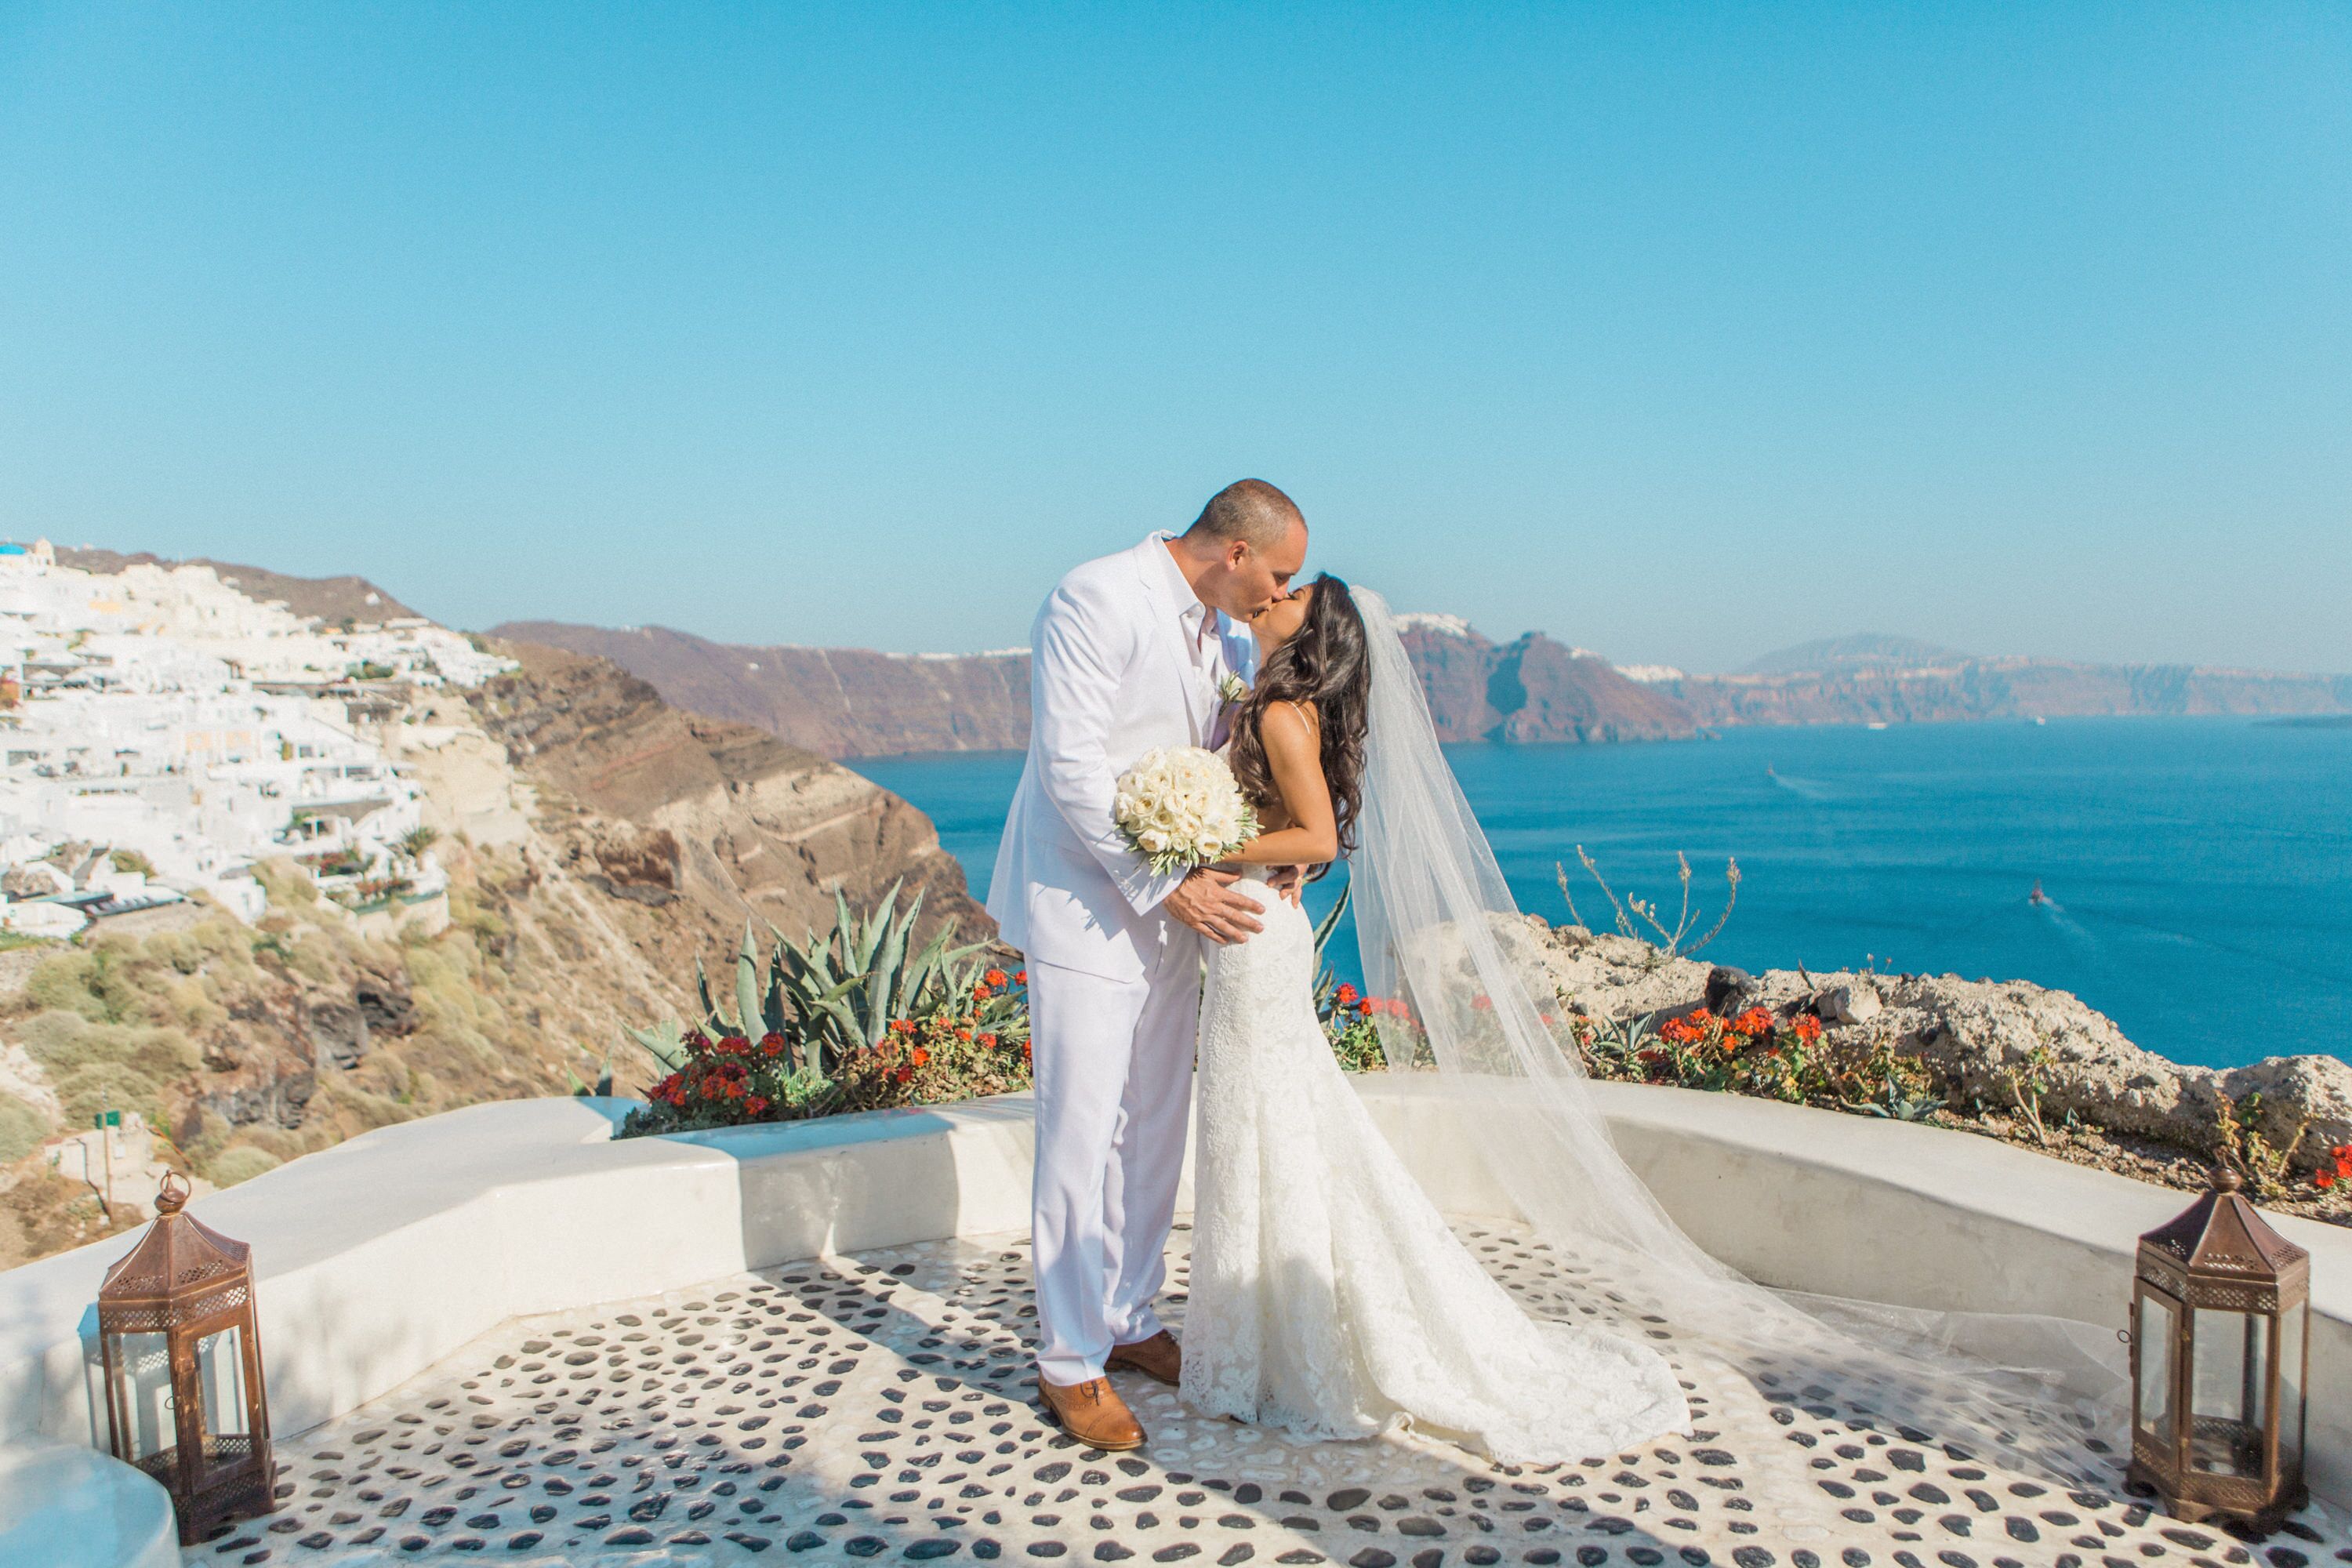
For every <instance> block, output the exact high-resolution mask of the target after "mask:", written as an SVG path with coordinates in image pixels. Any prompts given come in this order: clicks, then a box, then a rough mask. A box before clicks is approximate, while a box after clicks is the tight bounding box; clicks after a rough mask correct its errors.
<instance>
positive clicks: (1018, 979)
mask: <svg viewBox="0 0 2352 1568" xmlns="http://www.w3.org/2000/svg"><path fill="white" fill-rule="evenodd" d="M1013 984H1015V985H1026V984H1029V972H1028V971H1027V970H1025V969H1016V970H1014V971H1013Z"/></svg>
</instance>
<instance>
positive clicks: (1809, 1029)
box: [1791, 1013, 1822, 1044]
mask: <svg viewBox="0 0 2352 1568" xmlns="http://www.w3.org/2000/svg"><path fill="white" fill-rule="evenodd" d="M1791 1027H1793V1028H1794V1029H1795V1030H1796V1031H1797V1038H1799V1039H1801V1040H1803V1041H1805V1042H1806V1043H1808V1044H1811V1042H1812V1041H1814V1040H1818V1039H1820V1038H1821V1037H1822V1021H1821V1020H1820V1019H1819V1018H1816V1017H1814V1016H1812V1015H1811V1013H1808V1014H1806V1015H1805V1016H1803V1017H1801V1018H1800V1019H1798V1020H1797V1021H1796V1023H1795V1024H1794V1025H1792V1026H1791Z"/></svg>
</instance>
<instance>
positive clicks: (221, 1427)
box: [196, 1326, 253, 1465]
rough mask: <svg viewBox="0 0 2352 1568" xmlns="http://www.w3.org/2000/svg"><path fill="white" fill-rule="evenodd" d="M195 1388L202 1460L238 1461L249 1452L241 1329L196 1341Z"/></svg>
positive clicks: (243, 1339)
mask: <svg viewBox="0 0 2352 1568" xmlns="http://www.w3.org/2000/svg"><path fill="white" fill-rule="evenodd" d="M196 1391H197V1394H198V1396H199V1397H200V1398H201V1400H202V1402H203V1404H202V1409H203V1413H204V1428H205V1463H206V1464H209V1465H235V1464H241V1463H243V1462H244V1461H245V1459H246V1458H248V1457H249V1456H250V1455H251V1454H252V1452H253V1439H252V1437H251V1436H250V1435H249V1434H248V1433H247V1430H246V1428H247V1425H248V1423H247V1420H246V1405H245V1331H243V1330H242V1329H240V1328H237V1327H235V1326H231V1327H229V1328H226V1329H223V1330H221V1331H219V1332H217V1333H211V1334H206V1335H205V1337H204V1338H203V1339H200V1340H198V1341H197V1342H196Z"/></svg>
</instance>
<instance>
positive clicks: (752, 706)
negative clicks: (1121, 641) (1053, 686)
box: [492, 621, 1029, 758]
mask: <svg viewBox="0 0 2352 1568" xmlns="http://www.w3.org/2000/svg"><path fill="white" fill-rule="evenodd" d="M492 635H494V636H498V637H510V638H514V639H516V640H518V641H524V642H535V643H540V644H542V645H545V646H547V647H561V648H568V649H570V650H572V652H574V653H583V654H593V655H596V656H598V657H600V658H608V659H610V660H612V661H613V662H614V664H616V665H618V666H619V667H620V668H623V669H625V670H627V671H629V673H631V674H632V675H635V676H637V677H639V678H640V679H644V680H646V681H648V682H650V683H651V684H652V686H653V687H654V689H656V690H657V691H658V692H660V694H661V696H662V699H663V700H665V701H667V702H669V703H671V704H673V705H675V706H677V707H679V708H685V709H689V710H693V711H694V712H697V713H708V714H709V715H711V716H712V717H713V718H719V719H732V720H734V721H737V722H738V723H742V724H750V725H752V726H755V727H756V728H758V729H761V730H764V731H768V733H770V734H772V735H776V736H779V737H781V738H782V739H784V740H786V741H789V742H792V743H793V745H796V746H801V747H804V748H806V749H807V750H809V751H811V752H816V753H817V754H818V755H819V756H824V757H835V758H839V757H886V756H900V755H904V754H906V753H908V752H994V751H1018V750H1019V749H1021V748H1022V747H1024V746H1025V745H1027V744H1028V743H1029V656H1028V655H1027V654H1026V653H1009V654H970V655H952V656H940V657H932V656H929V655H921V656H912V655H902V654H887V653H874V652H871V651H868V650H866V649H864V648H813V647H745V646H738V645H735V644H730V643H716V642H710V641H708V640H706V639H705V638H702V637H693V636H690V635H689V634H688V633H685V632H677V631H671V630H669V629H668V628H667V627H664V626H646V627H642V628H639V629H636V630H630V631H613V630H607V629H606V628H604V627H602V626H572V625H567V624H563V623H560V622H554V621H512V622H509V623H508V624H506V625H505V626H499V628H497V630H496V631H495V632H494V633H493V634H492Z"/></svg>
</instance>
